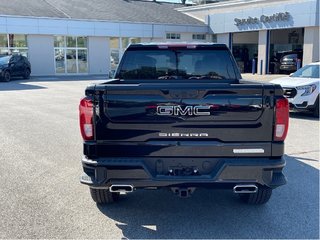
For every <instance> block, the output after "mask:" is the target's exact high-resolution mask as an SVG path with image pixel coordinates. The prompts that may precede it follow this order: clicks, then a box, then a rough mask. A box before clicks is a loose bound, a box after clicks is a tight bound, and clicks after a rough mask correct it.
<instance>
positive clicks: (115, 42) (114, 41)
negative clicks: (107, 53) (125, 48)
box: [110, 37, 120, 49]
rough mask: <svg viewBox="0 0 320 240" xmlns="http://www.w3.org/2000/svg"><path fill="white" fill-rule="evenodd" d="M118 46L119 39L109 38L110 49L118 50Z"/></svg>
mask: <svg viewBox="0 0 320 240" xmlns="http://www.w3.org/2000/svg"><path fill="white" fill-rule="evenodd" d="M119 47H120V46H119V38H115V37H111V38H110V48H111V49H112V48H116V49H118V48H119Z"/></svg>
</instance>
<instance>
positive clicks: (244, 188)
mask: <svg viewBox="0 0 320 240" xmlns="http://www.w3.org/2000/svg"><path fill="white" fill-rule="evenodd" d="M257 191H258V187H257V186H256V185H254V184H247V185H236V186H234V187H233V192H234V193H256V192H257Z"/></svg>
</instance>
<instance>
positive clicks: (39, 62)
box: [27, 35, 55, 76]
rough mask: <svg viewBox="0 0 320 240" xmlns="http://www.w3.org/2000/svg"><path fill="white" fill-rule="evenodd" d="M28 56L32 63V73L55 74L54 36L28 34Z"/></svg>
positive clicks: (36, 74)
mask: <svg viewBox="0 0 320 240" xmlns="http://www.w3.org/2000/svg"><path fill="white" fill-rule="evenodd" d="M27 42H28V48H29V50H28V58H29V61H30V63H31V71H32V73H31V75H33V76H39V75H53V74H55V69H54V48H53V36H48V35H28V38H27Z"/></svg>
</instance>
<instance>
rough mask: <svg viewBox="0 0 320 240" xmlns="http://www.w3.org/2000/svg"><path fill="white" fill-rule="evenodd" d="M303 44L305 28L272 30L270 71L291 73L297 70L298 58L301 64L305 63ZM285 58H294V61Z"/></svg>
mask: <svg viewBox="0 0 320 240" xmlns="http://www.w3.org/2000/svg"><path fill="white" fill-rule="evenodd" d="M303 44H304V29H303V28H291V29H281V30H279V29H277V30H271V31H270V48H269V59H268V60H269V65H268V73H274V74H279V73H280V74H281V73H285V74H289V73H292V72H295V71H296V70H297V60H298V59H299V61H300V66H302V64H303V63H302V60H303ZM288 56H289V57H288ZM290 56H291V58H290ZM292 56H294V57H292ZM283 58H288V59H292V61H286V60H283Z"/></svg>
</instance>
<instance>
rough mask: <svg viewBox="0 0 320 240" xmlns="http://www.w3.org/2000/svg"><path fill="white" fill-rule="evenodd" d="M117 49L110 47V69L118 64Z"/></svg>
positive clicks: (113, 68) (114, 68)
mask: <svg viewBox="0 0 320 240" xmlns="http://www.w3.org/2000/svg"><path fill="white" fill-rule="evenodd" d="M119 58H120V56H119V49H112V50H111V55H110V62H111V70H116V68H117V66H118V64H119Z"/></svg>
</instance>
